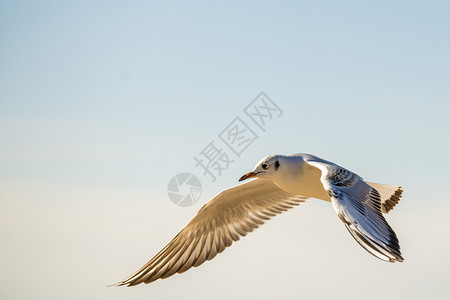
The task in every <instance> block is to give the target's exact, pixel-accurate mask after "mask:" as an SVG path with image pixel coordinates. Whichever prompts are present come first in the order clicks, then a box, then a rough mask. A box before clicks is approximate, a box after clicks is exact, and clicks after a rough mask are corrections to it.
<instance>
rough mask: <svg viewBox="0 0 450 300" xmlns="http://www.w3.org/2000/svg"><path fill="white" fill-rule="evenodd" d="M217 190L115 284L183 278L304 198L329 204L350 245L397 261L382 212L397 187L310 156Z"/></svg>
mask: <svg viewBox="0 0 450 300" xmlns="http://www.w3.org/2000/svg"><path fill="white" fill-rule="evenodd" d="M249 178H255V180H252V181H248V182H246V183H244V184H240V185H237V186H235V187H232V188H230V189H227V190H224V191H222V192H221V193H219V194H218V195H217V196H215V197H214V198H213V199H212V200H211V201H209V202H208V203H206V204H205V205H204V206H203V207H202V208H201V209H200V210H199V212H198V213H197V215H196V216H195V217H194V218H193V219H192V220H191V221H190V222H189V223H188V224H187V225H186V226H185V227H184V228H183V229H182V230H181V231H180V232H179V233H178V234H177V235H176V236H175V237H174V238H173V240H172V241H171V242H170V243H169V244H167V246H166V247H164V248H163V249H162V250H161V251H160V252H159V253H158V254H156V255H155V256H154V257H153V258H152V259H151V260H150V261H149V262H148V263H146V264H145V265H144V266H143V267H142V268H140V269H139V270H138V271H137V272H136V273H134V274H133V275H131V276H129V277H128V278H126V279H125V280H123V281H120V282H119V283H117V284H116V285H118V286H122V285H128V286H133V285H136V284H139V283H150V282H152V281H155V280H157V279H160V278H161V279H163V278H167V277H169V276H172V275H173V274H175V273H183V272H184V271H186V270H188V269H190V268H191V267H197V266H199V265H201V264H202V263H204V262H205V261H206V260H211V259H212V258H214V257H215V256H216V255H217V253H221V252H222V251H223V250H225V248H227V247H229V246H231V244H232V243H233V242H236V241H238V240H239V238H240V237H241V236H245V235H246V234H247V233H249V232H251V231H253V230H254V229H256V228H258V226H259V225H262V224H264V222H265V221H266V220H269V219H270V218H272V217H274V216H275V215H277V214H279V213H281V212H283V211H286V210H288V209H290V208H292V207H294V206H297V205H299V204H301V203H303V202H305V201H306V200H308V199H309V198H316V199H320V200H325V201H329V202H331V204H332V205H333V207H334V210H335V211H336V213H337V215H338V217H339V218H340V219H341V220H342V222H343V223H344V225H345V227H346V228H347V230H348V231H349V232H350V234H351V235H352V236H353V238H354V239H355V240H356V241H357V242H358V243H359V244H360V245H361V246H362V247H363V248H364V249H366V250H367V251H368V252H369V253H370V254H372V255H374V256H375V257H377V258H379V259H381V260H383V261H387V262H401V261H403V258H402V255H401V253H400V246H399V242H398V239H397V236H396V235H395V232H394V231H393V230H392V228H391V226H389V224H388V223H387V222H386V220H385V218H384V217H383V214H382V213H388V212H389V211H390V210H392V209H393V208H394V206H395V205H396V204H397V203H398V202H399V201H400V197H401V196H402V192H403V190H402V188H401V187H400V186H396V185H385V184H377V183H372V182H367V181H364V180H363V179H362V178H361V177H360V176H358V175H357V174H355V173H353V172H351V171H349V170H347V169H344V168H342V167H340V166H338V165H336V164H334V163H332V162H329V161H326V160H323V159H321V158H319V157H316V156H313V155H310V154H303V153H300V154H291V155H269V156H267V157H265V158H263V159H262V160H261V161H259V162H258V164H257V165H256V167H255V169H254V170H253V171H251V172H249V173H247V174H245V175H244V176H242V177H241V178H240V179H239V181H243V180H246V179H249Z"/></svg>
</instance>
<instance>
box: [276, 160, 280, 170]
mask: <svg viewBox="0 0 450 300" xmlns="http://www.w3.org/2000/svg"><path fill="white" fill-rule="evenodd" d="M279 167H280V162H279V161H278V160H277V161H276V162H275V171H276V170H278V168H279Z"/></svg>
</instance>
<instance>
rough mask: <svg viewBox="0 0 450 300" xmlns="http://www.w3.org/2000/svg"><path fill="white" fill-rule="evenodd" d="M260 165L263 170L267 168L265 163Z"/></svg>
mask: <svg viewBox="0 0 450 300" xmlns="http://www.w3.org/2000/svg"><path fill="white" fill-rule="evenodd" d="M261 167H262V168H263V169H264V170H267V168H268V167H269V166H268V165H267V164H266V163H263V164H262V165H261Z"/></svg>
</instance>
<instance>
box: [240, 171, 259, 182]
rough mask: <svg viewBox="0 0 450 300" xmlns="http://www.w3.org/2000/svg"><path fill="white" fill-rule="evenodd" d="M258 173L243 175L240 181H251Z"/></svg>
mask: <svg viewBox="0 0 450 300" xmlns="http://www.w3.org/2000/svg"><path fill="white" fill-rule="evenodd" d="M255 176H256V173H254V172H248V173H247V174H245V175H243V176H242V177H241V178H239V181H242V180H245V179H249V178H252V177H255Z"/></svg>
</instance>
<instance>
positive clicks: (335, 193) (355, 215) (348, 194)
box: [307, 161, 403, 262]
mask: <svg viewBox="0 0 450 300" xmlns="http://www.w3.org/2000/svg"><path fill="white" fill-rule="evenodd" d="M307 163H309V164H310V165H312V166H315V167H316V168H318V169H320V170H321V171H322V175H321V178H320V180H321V182H322V184H323V186H324V188H325V190H326V191H327V193H328V195H329V196H330V197H331V202H332V203H333V207H334V209H335V211H336V213H337V214H338V216H339V218H340V219H341V220H342V222H344V224H345V227H346V228H347V229H348V231H349V232H350V233H351V235H352V236H353V237H354V238H355V240H356V241H357V242H358V243H359V244H360V245H361V246H362V247H363V248H364V249H366V250H367V251H368V252H370V253H371V254H372V255H374V256H376V257H378V258H379V259H382V260H384V261H388V262H395V261H403V258H402V256H401V253H400V246H399V242H398V239H397V236H396V235H395V232H394V231H393V230H392V228H391V226H389V224H388V223H387V222H386V220H385V218H384V217H383V214H382V212H381V199H380V193H379V192H378V191H377V190H376V189H374V188H373V187H371V186H370V185H368V184H367V183H365V182H364V181H363V179H362V178H361V177H359V176H358V175H357V174H355V173H352V172H350V171H348V170H346V169H344V168H342V167H340V166H338V165H335V164H333V163H329V162H327V161H307Z"/></svg>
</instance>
